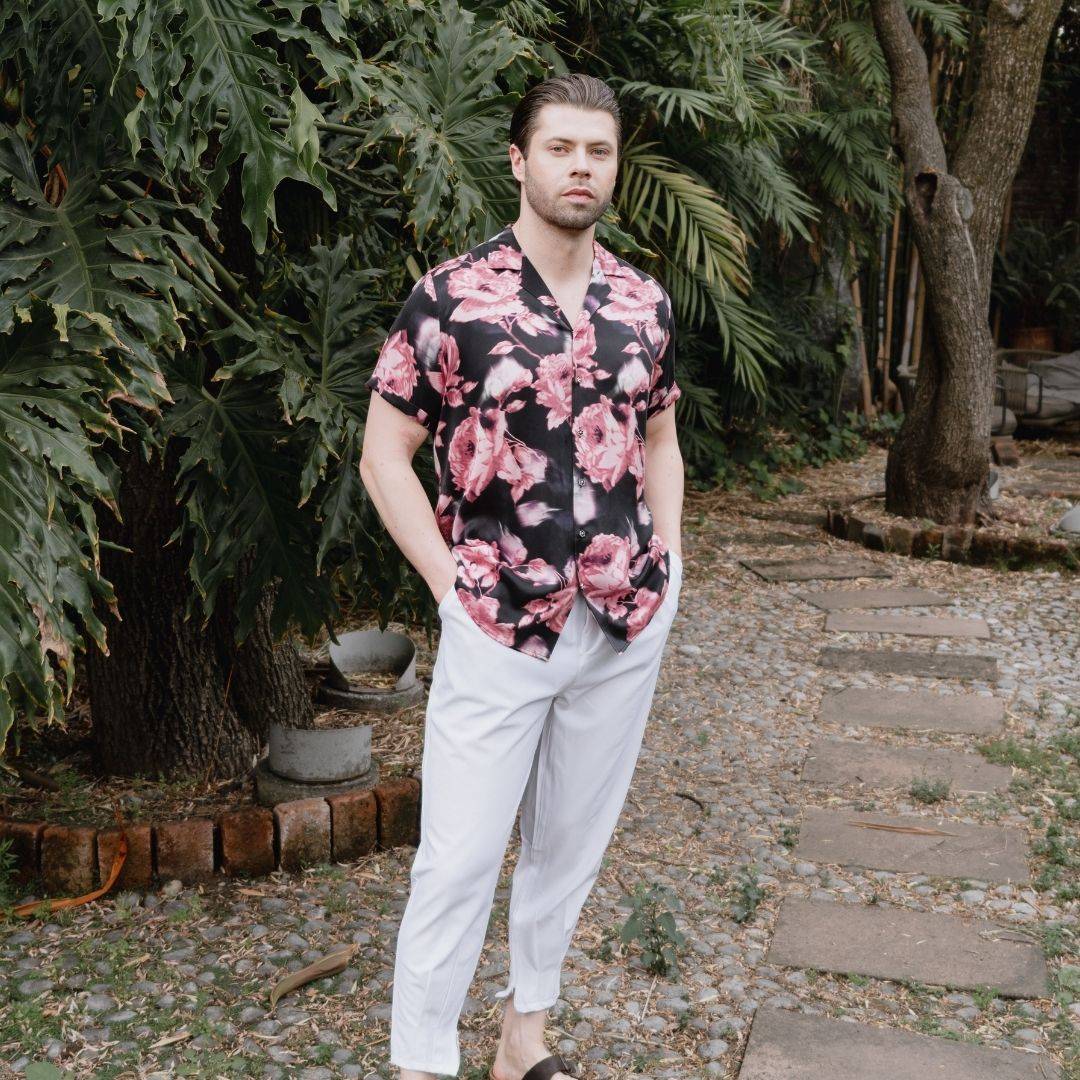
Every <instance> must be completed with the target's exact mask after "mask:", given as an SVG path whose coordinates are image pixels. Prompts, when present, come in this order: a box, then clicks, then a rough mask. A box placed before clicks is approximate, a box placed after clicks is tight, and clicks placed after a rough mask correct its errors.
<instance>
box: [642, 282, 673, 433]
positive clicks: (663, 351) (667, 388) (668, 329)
mask: <svg viewBox="0 0 1080 1080" xmlns="http://www.w3.org/2000/svg"><path fill="white" fill-rule="evenodd" d="M663 310H664V311H666V326H665V327H664V339H663V341H662V342H661V345H660V354H659V355H658V356H657V358H656V366H655V367H654V369H653V378H652V382H651V384H650V388H649V403H648V406H647V407H646V410H645V417H646V419H648V418H649V417H652V416H655V415H656V414H657V413H659V412H663V411H664V410H665V409H666V408H668V406H670V405H674V404H675V402H676V401H678V400H679V397H680V396H681V395H682V389H681V388H680V386H679V384H678V383H677V382H676V381H675V318H674V315H673V314H672V311H671V300H670V298H669V297H667V296H666V294H665V303H664V308H663Z"/></svg>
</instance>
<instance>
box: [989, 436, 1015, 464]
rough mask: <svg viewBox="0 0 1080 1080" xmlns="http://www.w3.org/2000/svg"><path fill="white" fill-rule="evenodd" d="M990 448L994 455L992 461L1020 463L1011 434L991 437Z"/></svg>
mask: <svg viewBox="0 0 1080 1080" xmlns="http://www.w3.org/2000/svg"><path fill="white" fill-rule="evenodd" d="M990 450H991V452H992V454H993V456H994V461H995V462H997V464H998V465H1019V464H1020V453H1019V451H1018V450H1017V449H1016V443H1015V442H1014V441H1013V439H1012V436H1011V435H1010V436H1009V437H1008V438H1004V439H991V440H990Z"/></svg>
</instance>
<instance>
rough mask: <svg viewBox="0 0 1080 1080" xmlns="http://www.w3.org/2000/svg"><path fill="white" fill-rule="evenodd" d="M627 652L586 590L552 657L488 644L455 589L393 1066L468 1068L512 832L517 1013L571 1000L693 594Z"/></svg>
mask: <svg viewBox="0 0 1080 1080" xmlns="http://www.w3.org/2000/svg"><path fill="white" fill-rule="evenodd" d="M682 569H683V568H682V560H681V559H680V558H679V556H678V555H676V554H675V553H674V552H672V553H671V578H670V583H669V586H668V591H667V594H666V595H665V597H664V600H663V601H662V603H661V604H660V606H659V607H658V608H657V610H656V611H655V612H654V614H653V617H652V619H651V620H650V621H649V623H648V625H647V626H646V627H645V629H644V630H642V631H641V633H640V634H639V635H638V636H637V637H636V638H634V640H633V641H631V642H630V644H629V645H628V646H627V648H626V649H625V650H624V651H623V652H621V653H617V652H616V651H615V650H614V649H613V648H612V646H611V644H610V643H609V641H608V640H607V638H605V636H604V633H603V631H602V630H601V629H600V626H599V624H598V623H597V621H596V619H595V617H594V616H593V614H592V612H591V611H590V610H589V609H588V607H587V605H586V604H585V599H584V596H583V595H582V594H581V593H580V592H579V593H578V594H577V596H576V597H575V600H574V604H573V607H572V609H571V612H570V615H569V616H568V618H567V621H566V624H565V626H564V628H563V632H562V634H561V635H560V637H559V640H558V641H557V642H556V644H555V647H554V649H553V650H552V652H551V656H550V657H549V658H548V659H547V660H541V659H538V658H537V657H533V656H528V655H526V654H524V653H521V652H518V651H516V650H514V649H511V648H509V647H508V646H506V645H502V644H500V643H499V642H497V641H495V640H494V639H493V638H491V637H489V636H488V635H487V634H486V633H484V631H483V630H481V629H480V627H479V626H477V625H476V624H475V623H474V622H473V621H472V619H471V618H470V617H469V615H468V613H467V612H466V611H465V608H464V607H463V606H462V604H461V600H460V599H459V598H458V596H457V593H456V590H455V589H453V588H451V589H449V590H448V591H447V594H446V596H444V597H443V599H442V601H441V602H440V604H439V618H440V622H441V631H440V638H439V644H438V649H437V652H436V657H435V665H434V669H433V672H432V681H431V689H430V692H429V695H428V703H427V712H426V716H425V725H424V750H423V759H422V764H421V785H422V790H421V811H420V844H419V846H418V848H417V850H416V854H415V856H414V858H413V862H412V866H411V870H410V891H409V899H408V903H407V904H406V907H405V912H404V915H403V916H402V919H401V924H400V927H399V930H398V936H397V942H396V946H395V961H394V983H393V998H392V1006H391V1029H390V1063H391V1064H393V1065H397V1066H399V1067H401V1068H408V1069H417V1070H420V1071H423V1072H430V1073H434V1074H436V1075H439V1076H444V1075H445V1076H454V1075H456V1074H457V1072H458V1069H459V1067H460V1064H461V1051H460V1044H459V1040H458V1020H459V1017H460V1013H461V1008H462V1006H463V1005H464V1002H465V998H466V996H467V994H468V991H469V986H470V984H471V982H472V979H473V976H474V974H475V972H476V967H477V964H478V963H479V960H480V953H481V951H482V950H483V946H484V941H485V937H486V933H487V927H488V921H489V918H490V914H491V908H492V903H493V901H494V896H495V889H496V887H497V885H498V879H499V873H500V871H501V869H502V865H503V860H504V858H505V854H506V848H507V844H508V843H509V840H510V836H511V833H512V831H513V827H514V822H515V820H516V818H517V812H518V809H519V808H520V810H521V824H520V836H521V848H520V852H519V855H518V859H517V862H516V865H515V868H514V874H513V881H512V885H511V895H510V908H509V948H510V971H509V977H508V980H507V984H506V987H505V988H504V989H503V990H501V991H499V993H498V994H497V995H496V996H497V997H500V998H504V997H508V996H509V995H510V994H511V993H513V995H514V1006H515V1008H516V1009H517V1010H518V1011H519V1012H533V1011H535V1010H538V1009H547V1008H549V1007H550V1006H552V1005H553V1004H555V1002H556V1001H557V1000H558V997H559V992H560V972H561V969H562V965H563V961H564V959H565V956H566V952H567V950H568V948H569V946H570V940H571V938H572V936H573V933H574V929H575V928H576V926H577V922H578V918H579V916H580V914H581V909H582V906H583V905H584V902H585V899H586V897H587V896H588V894H589V891H590V890H591V888H592V886H593V884H594V883H595V881H596V878H597V876H598V874H599V872H600V864H601V860H602V858H603V855H604V852H605V850H606V849H607V846H608V844H609V843H610V841H611V837H612V834H613V832H614V830H615V825H616V824H617V822H618V819H619V815H620V813H621V812H622V808H623V805H624V803H625V801H626V795H627V792H628V790H629V787H630V781H631V779H632V777H633V774H634V769H635V767H636V765H637V759H638V754H639V752H640V749H641V743H642V738H643V735H644V732H645V725H646V722H647V720H648V717H649V712H650V709H651V707H652V699H653V692H654V690H655V687H656V680H657V675H658V674H659V670H660V662H661V659H662V656H663V653H664V646H665V644H666V642H667V638H668V631H669V630H670V628H671V624H672V621H673V620H674V617H675V612H676V611H677V609H678V603H679V593H680V590H681V585H682Z"/></svg>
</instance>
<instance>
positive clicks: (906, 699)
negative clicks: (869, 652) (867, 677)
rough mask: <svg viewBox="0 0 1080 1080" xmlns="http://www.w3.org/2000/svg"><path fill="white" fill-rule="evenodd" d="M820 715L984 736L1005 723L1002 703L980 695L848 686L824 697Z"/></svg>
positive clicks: (864, 723) (847, 721) (843, 720)
mask: <svg viewBox="0 0 1080 1080" xmlns="http://www.w3.org/2000/svg"><path fill="white" fill-rule="evenodd" d="M820 718H821V719H822V720H832V721H833V722H834V723H838V724H856V725H859V726H861V727H873V728H897V729H902V730H910V731H950V732H957V733H958V734H961V735H986V734H990V733H993V732H997V731H1000V730H1001V729H1002V728H1003V727H1004V726H1005V703H1004V702H1003V701H1001V700H1000V699H998V698H993V697H986V696H984V695H982V694H935V693H932V692H931V691H928V690H918V691H911V692H908V693H904V692H902V691H899V690H860V689H857V688H856V687H851V688H849V689H847V690H841V691H840V693H838V694H829V695H828V696H827V697H825V698H823V699H822V702H821V713H820Z"/></svg>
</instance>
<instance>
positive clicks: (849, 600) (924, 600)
mask: <svg viewBox="0 0 1080 1080" xmlns="http://www.w3.org/2000/svg"><path fill="white" fill-rule="evenodd" d="M795 595H796V596H797V597H798V598H799V599H800V600H805V601H806V602H807V603H808V604H813V605H814V607H819V608H821V609H822V610H823V611H838V610H840V609H841V608H884V607H937V606H939V605H941V604H951V603H952V601H951V600H950V599H949V598H948V597H947V596H942V595H941V593H936V592H931V591H930V590H929V589H830V590H829V591H828V592H810V593H796V594H795Z"/></svg>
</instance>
